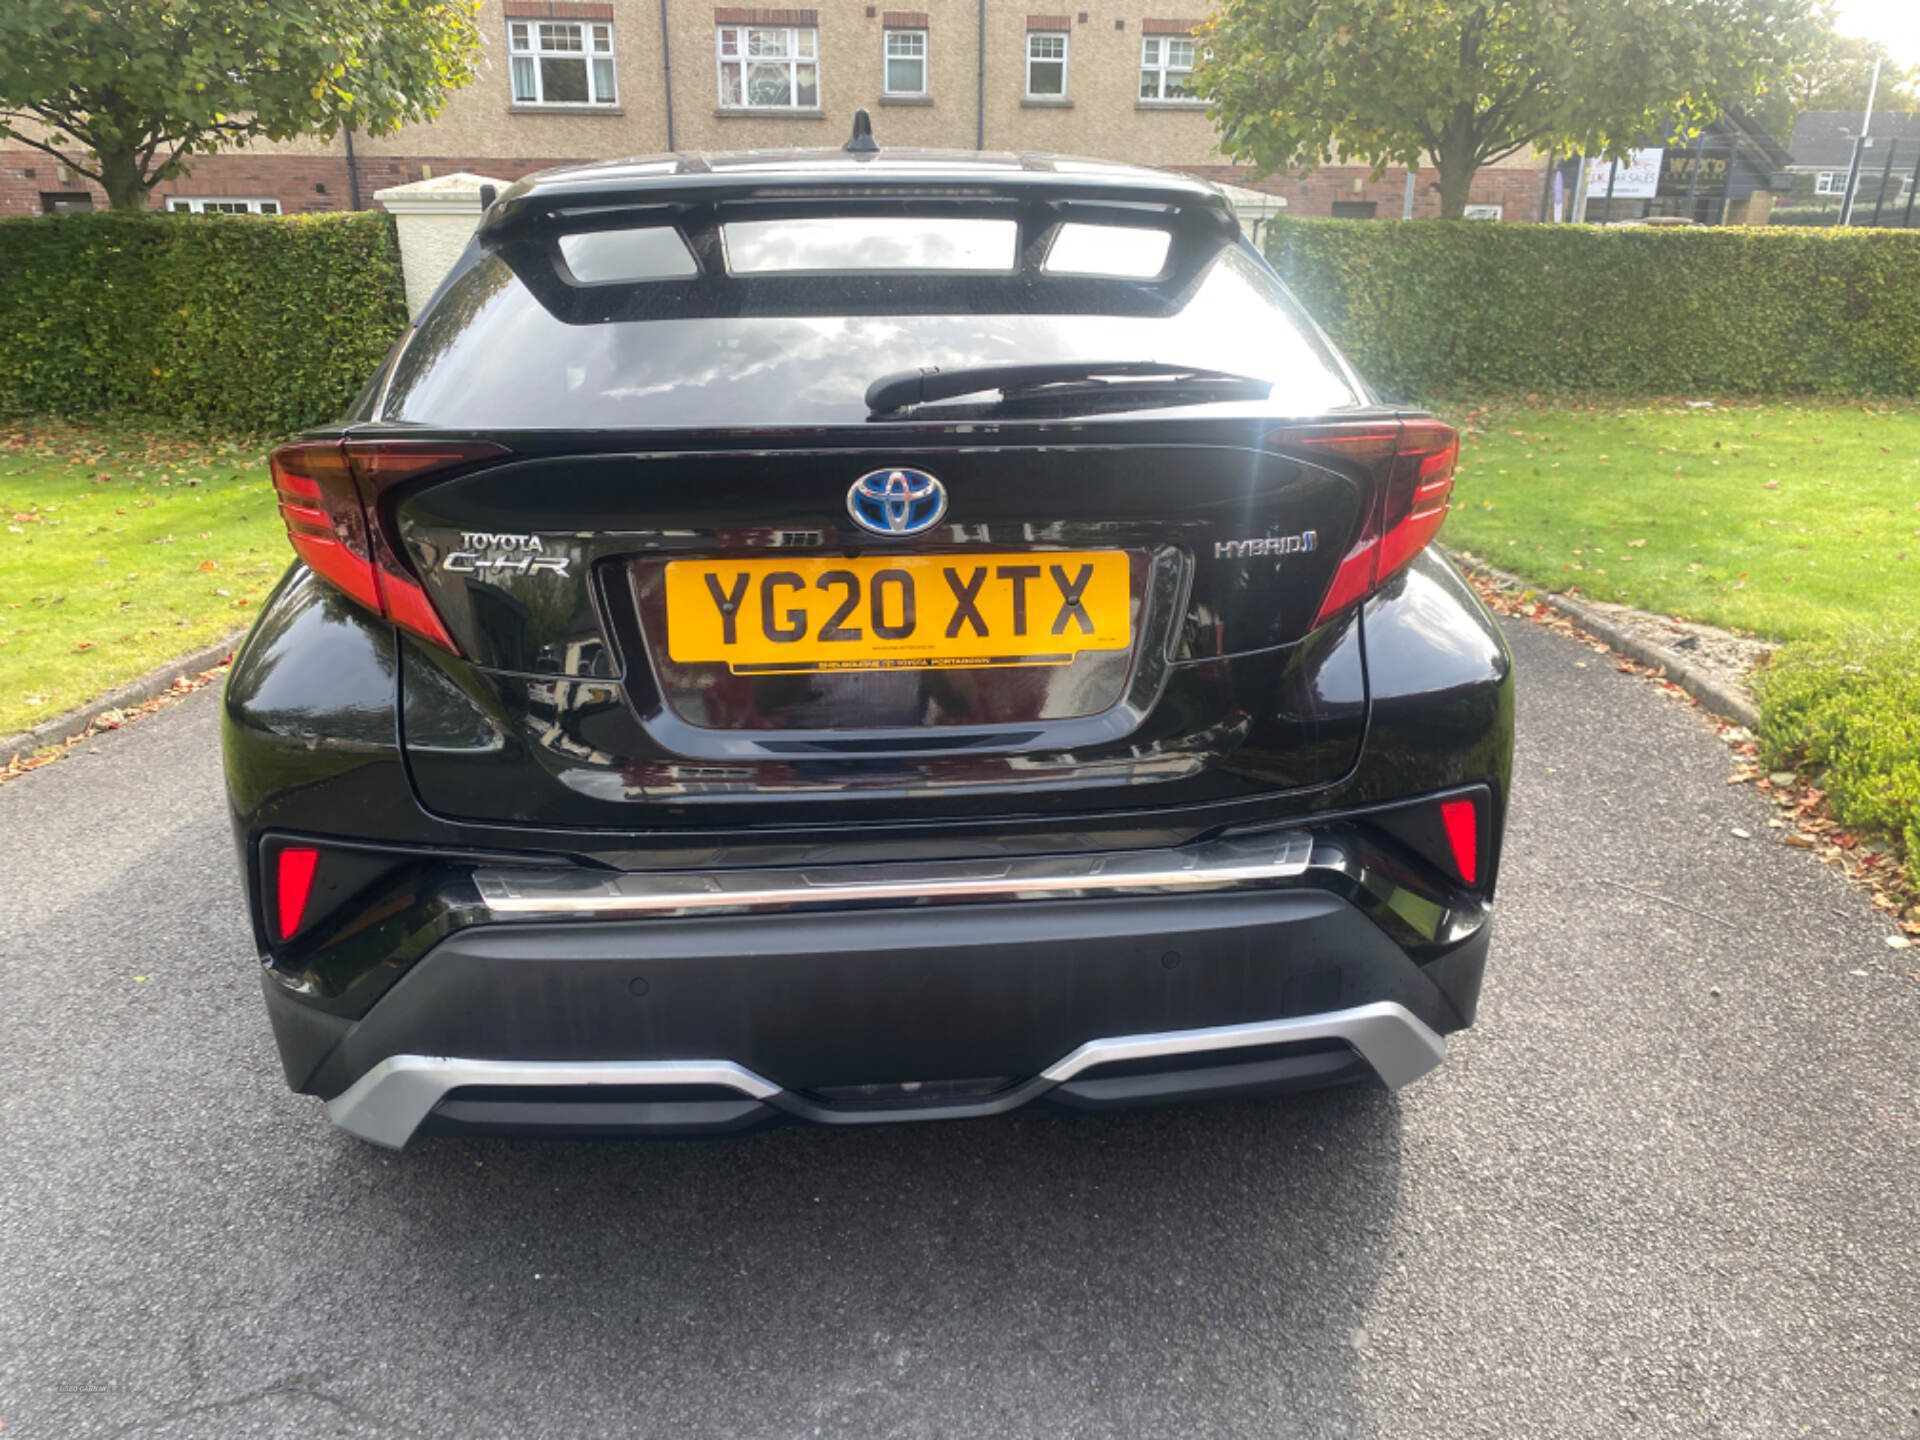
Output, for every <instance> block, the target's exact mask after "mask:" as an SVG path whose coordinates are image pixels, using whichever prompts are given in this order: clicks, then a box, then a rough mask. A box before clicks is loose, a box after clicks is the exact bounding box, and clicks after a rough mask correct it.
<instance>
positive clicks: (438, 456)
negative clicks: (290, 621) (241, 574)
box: [268, 440, 507, 655]
mask: <svg viewBox="0 0 1920 1440" xmlns="http://www.w3.org/2000/svg"><path fill="white" fill-rule="evenodd" d="M506 453H507V452H506V451H505V450H503V449H502V448H501V447H500V446H498V445H491V444H487V443H484V442H482V443H478V444H440V443H436V442H433V441H417V440H395V441H384V440H345V441H341V440H317V441H297V442H295V443H294V444H292V445H283V446H281V447H280V448H279V449H278V450H276V451H274V452H273V455H272V457H271V458H270V460H269V461H268V465H269V468H270V469H271V470H272V473H273V486H274V489H275V490H276V491H278V492H279V496H280V515H281V518H282V519H283V520H285V521H286V525H287V538H288V539H289V540H291V541H292V542H293V548H294V550H295V551H297V552H298V553H299V555H300V558H301V559H303V560H305V561H306V562H307V565H308V566H309V567H310V568H311V569H312V570H313V572H314V574H316V575H318V576H320V577H321V578H322V579H323V580H326V581H327V582H328V583H330V584H331V585H333V586H334V587H335V588H337V589H338V590H340V591H341V592H342V593H343V594H345V595H347V596H348V597H349V598H351V599H353V600H356V601H358V602H359V603H360V604H361V605H364V606H365V607H366V608H367V609H369V610H371V611H373V613H374V614H376V615H380V616H383V617H385V618H386V619H388V620H391V621H392V622H393V623H394V624H396V625H398V626H400V627H401V628H402V629H405V630H409V631H411V632H412V633H413V634H415V635H418V636H419V637H420V638H421V639H423V640H429V641H431V642H432V643H433V644H435V645H438V646H440V647H441V648H442V649H443V650H450V651H452V652H453V653H454V654H456V655H458V654H459V653H460V649H459V647H458V646H457V645H455V644H454V642H453V637H452V636H451V635H449V634H448V633H447V627H446V625H445V624H444V623H442V621H441V619H440V615H439V612H437V611H436V610H435V609H434V608H433V601H432V600H431V599H430V598H428V595H427V592H426V590H425V588H424V587H423V586H422V585H421V584H420V580H419V577H418V576H417V575H415V574H414V573H413V568H412V566H411V565H409V564H408V563H407V560H406V558H405V553H404V552H403V551H402V549H401V548H400V544H399V541H398V538H397V537H396V536H394V535H393V534H391V533H390V527H389V522H388V521H387V520H386V519H384V518H383V516H384V514H385V512H384V510H383V507H382V505H381V503H380V501H381V496H382V495H383V494H384V493H385V491H386V490H388V489H390V488H391V487H392V486H394V485H396V484H398V483H400V482H401V481H405V480H414V479H418V478H421V477H423V476H427V475H431V474H434V473H436V472H438V471H442V470H452V469H456V468H458V467H461V466H466V465H473V464H476V463H478V462H480V461H483V460H492V459H497V458H498V457H500V456H503V455H505V454H506Z"/></svg>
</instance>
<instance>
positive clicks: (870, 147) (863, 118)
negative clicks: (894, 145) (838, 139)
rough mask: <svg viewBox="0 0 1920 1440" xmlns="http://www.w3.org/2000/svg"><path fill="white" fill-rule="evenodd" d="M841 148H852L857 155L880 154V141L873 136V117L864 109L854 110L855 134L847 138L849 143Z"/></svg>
mask: <svg viewBox="0 0 1920 1440" xmlns="http://www.w3.org/2000/svg"><path fill="white" fill-rule="evenodd" d="M840 148H841V149H842V150H850V151H852V152H853V153H854V154H855V155H877V154H879V153H880V142H879V141H878V140H875V139H874V138H873V117H872V116H871V115H869V114H867V112H866V111H864V110H856V111H854V112H853V134H852V135H850V136H849V137H848V138H847V143H846V144H844V145H842V146H841V147H840Z"/></svg>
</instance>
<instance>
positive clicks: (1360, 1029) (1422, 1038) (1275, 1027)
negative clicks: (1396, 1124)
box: [1041, 1000, 1447, 1090]
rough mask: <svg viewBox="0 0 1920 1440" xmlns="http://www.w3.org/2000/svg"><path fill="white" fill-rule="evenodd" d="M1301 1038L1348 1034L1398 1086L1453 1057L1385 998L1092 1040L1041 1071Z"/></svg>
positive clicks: (1069, 1075) (1071, 1072)
mask: <svg viewBox="0 0 1920 1440" xmlns="http://www.w3.org/2000/svg"><path fill="white" fill-rule="evenodd" d="M1295 1040H1344V1041H1346V1042H1347V1043H1348V1044H1349V1045H1351V1046H1353V1048H1354V1049H1355V1050H1357V1051H1359V1052H1360V1058H1361V1059H1363V1060H1365V1061H1366V1062H1367V1064H1369V1065H1371V1066H1372V1067H1373V1068H1374V1070H1375V1072H1376V1073H1378V1075H1379V1076H1380V1078H1381V1079H1382V1080H1384V1081H1386V1083H1387V1084H1388V1085H1390V1086H1391V1087H1392V1088H1394V1089H1395V1090H1398V1089H1399V1088H1400V1087H1401V1086H1403V1085H1409V1084H1411V1083H1412V1082H1413V1081H1415V1080H1418V1079H1419V1078H1420V1077H1421V1076H1422V1075H1424V1074H1426V1073H1427V1072H1428V1071H1429V1070H1431V1069H1433V1068H1434V1066H1436V1065H1438V1064H1439V1063H1440V1062H1441V1061H1442V1060H1444V1059H1446V1058H1447V1042H1446V1039H1445V1038H1444V1037H1443V1036H1440V1035H1437V1034H1435V1033H1434V1032H1433V1031H1432V1030H1431V1029H1429V1028H1428V1026H1427V1025H1426V1023H1425V1022H1424V1021H1422V1020H1421V1019H1420V1017H1419V1016H1417V1015H1415V1014H1414V1013H1413V1012H1412V1011H1411V1010H1409V1009H1407V1007H1406V1006H1404V1005H1400V1004H1397V1003H1395V1002H1394V1001H1392V1000H1381V1001H1377V1002H1375V1003H1374V1004H1372V1005H1360V1006H1356V1007H1355V1008H1354V1009H1351V1010H1335V1011H1331V1012H1329V1013H1327V1014H1324V1015H1300V1016H1296V1017H1295V1018H1294V1019H1291V1020H1261V1021H1257V1022H1255V1023H1253V1024H1251V1025H1221V1026H1217V1027H1215V1028H1213V1029H1208V1030H1168V1031H1165V1032H1163V1033H1161V1034H1158V1035H1123V1036H1117V1037H1115V1038H1113V1039H1110V1040H1089V1041H1088V1042H1087V1043H1086V1044H1084V1045H1082V1046H1081V1047H1080V1048H1079V1049H1078V1050H1076V1051H1074V1052H1073V1053H1072V1054H1071V1055H1069V1056H1067V1057H1066V1059H1064V1060H1061V1061H1058V1062H1056V1063H1055V1064H1053V1065H1050V1066H1048V1067H1047V1068H1046V1069H1045V1070H1043V1071H1042V1072H1041V1075H1042V1077H1043V1078H1044V1079H1047V1080H1051V1081H1052V1082H1053V1083H1054V1084H1056V1085H1060V1084H1064V1083H1065V1082H1067V1081H1069V1080H1071V1079H1073V1077H1074V1076H1076V1075H1078V1074H1080V1072H1081V1071H1083V1070H1088V1069H1091V1068H1092V1067H1093V1066H1095V1065H1107V1064H1111V1063H1112V1062H1114V1061H1116V1060H1154V1059H1161V1058H1164V1057H1166V1056H1172V1055H1203V1054H1207V1053H1209V1052H1211V1051H1215V1050H1235V1049H1240V1048H1242V1047H1245V1046H1249V1045H1282V1044H1286V1043H1288V1042H1289V1041H1295Z"/></svg>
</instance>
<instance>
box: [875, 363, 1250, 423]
mask: <svg viewBox="0 0 1920 1440" xmlns="http://www.w3.org/2000/svg"><path fill="white" fill-rule="evenodd" d="M1108 377H1114V378H1117V379H1120V380H1122V381H1135V382H1137V381H1139V380H1140V379H1141V378H1142V377H1147V378H1148V379H1149V380H1150V382H1152V383H1154V384H1155V385H1156V388H1157V387H1158V386H1167V387H1171V388H1172V389H1173V390H1178V391H1182V392H1184V391H1185V390H1186V389H1187V388H1188V387H1189V386H1192V387H1194V388H1197V389H1200V390H1202V391H1204V392H1206V393H1207V394H1208V396H1209V398H1214V397H1216V396H1219V392H1228V393H1229V394H1230V397H1231V398H1233V399H1250V400H1260V399H1264V398H1266V396H1267V395H1268V394H1269V393H1271V392H1272V390H1273V382H1272V381H1271V380H1261V379H1258V378H1257V377H1255V376H1252V375H1235V374H1232V373H1230V372H1228V371H1225V370H1206V369H1202V368H1200V367H1198V366H1193V365H1168V364H1163V363H1161V362H1160V361H1157V360H1062V361H1036V362H1034V363H1031V364H1025V365H964V366H961V367H960V368H958V369H955V370H940V369H937V368H934V369H923V370H901V371H897V372H895V373H894V374H892V375H882V376H881V377H880V378H879V379H878V380H876V381H874V382H873V383H872V384H871V385H869V386H868V387H867V410H868V413H869V414H872V415H886V414H893V413H897V412H898V411H901V410H905V409H908V408H909V407H911V406H914V405H924V404H926V403H928V402H930V401H936V400H951V399H953V398H955V397H956V396H961V395H977V394H980V393H982V392H984V391H988V390H998V391H999V392H1000V393H1001V394H1003V395H1005V396H1006V397H1007V398H1008V399H1015V398H1027V397H1032V396H1036V395H1038V394H1040V393H1042V392H1044V391H1045V389H1046V387H1049V386H1057V387H1062V393H1076V392H1078V393H1086V394H1088V395H1094V394H1099V393H1101V392H1102V391H1103V390H1104V389H1106V388H1107V386H1108V383H1109V381H1108ZM1126 388H1129V389H1133V388H1139V389H1144V388H1146V387H1145V386H1138V387H1135V386H1128V387H1126ZM1219 398H1227V397H1226V396H1220V397H1219Z"/></svg>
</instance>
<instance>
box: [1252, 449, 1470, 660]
mask: <svg viewBox="0 0 1920 1440" xmlns="http://www.w3.org/2000/svg"><path fill="white" fill-rule="evenodd" d="M1383 436H1390V437H1391V444H1390V446H1389V445H1383V443H1382V440H1383ZM1274 440H1279V441H1280V443H1282V444H1287V445H1296V446H1300V445H1304V446H1309V447H1313V448H1317V449H1320V450H1321V451H1322V452H1323V453H1328V454H1330V455H1337V456H1338V457H1339V458H1340V459H1343V460H1346V461H1348V462H1350V463H1353V464H1356V465H1359V466H1362V467H1364V468H1365V469H1366V470H1367V471H1368V472H1369V473H1370V474H1371V475H1372V476H1373V480H1374V484H1373V487H1372V488H1373V494H1372V495H1371V508H1370V510H1369V511H1368V515H1367V519H1366V522H1365V523H1364V524H1363V525H1362V526H1361V530H1360V535H1359V537H1358V538H1357V539H1355V541H1354V542H1353V544H1352V546H1351V547H1350V548H1349V549H1348V550H1347V553H1346V554H1345V555H1343V556H1342V557H1341V558H1340V563H1339V565H1338V566H1337V567H1336V568H1335V570H1334V572H1333V580H1332V583H1331V584H1329V585H1328V586H1327V594H1326V598H1325V599H1323V600H1322V601H1321V602H1320V613H1319V614H1318V615H1317V616H1315V617H1314V622H1313V623H1314V624H1315V625H1316V626H1319V625H1324V624H1325V623H1326V622H1327V621H1329V620H1331V619H1332V618H1333V617H1334V616H1335V615H1338V614H1339V613H1340V612H1341V611H1342V610H1345V609H1346V608H1347V607H1348V606H1349V605H1352V604H1354V603H1356V602H1357V601H1360V600H1364V599H1365V598H1366V597H1367V596H1369V595H1371V594H1372V593H1373V592H1374V591H1375V590H1377V589H1378V588H1379V587H1380V586H1381V585H1383V584H1385V583H1386V581H1387V580H1388V579H1390V578H1391V577H1392V576H1394V575H1396V574H1398V573H1399V572H1400V571H1401V570H1402V569H1404V568H1405V567H1406V566H1407V564H1408V563H1409V562H1410V561H1411V560H1412V559H1413V557H1414V556H1416V555H1418V554H1419V553H1420V552H1421V551H1422V550H1423V549H1425V548H1426V545H1427V542H1428V541H1430V540H1432V539H1433V537H1434V536H1435V535H1437V534H1439V533H1440V526H1441V524H1442V522H1443V521H1445V520H1446V518H1447V500H1448V497H1449V496H1451V495H1452V493H1453V469H1454V464H1455V462H1456V461H1457V460H1458V459H1459V457H1460V437H1459V435H1458V434H1457V433H1455V431H1454V429H1453V427H1452V426H1451V425H1445V424H1442V423H1441V422H1440V421H1438V420H1406V421H1402V422H1399V423H1398V424H1397V425H1396V426H1393V427H1387V428H1386V429H1384V430H1383V429H1382V428H1381V427H1377V426H1376V427H1369V428H1366V429H1354V430H1347V431H1342V430H1333V431H1329V432H1327V433H1326V434H1325V436H1324V438H1320V437H1315V436H1314V435H1312V434H1311V433H1307V434H1302V435H1298V436H1294V435H1289V436H1285V437H1270V440H1269V443H1273V441H1274Z"/></svg>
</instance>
